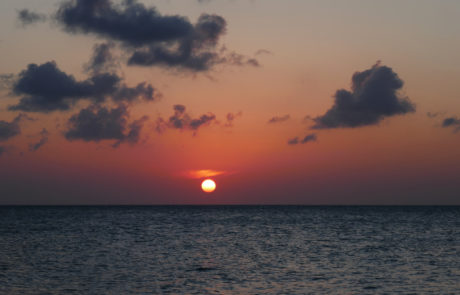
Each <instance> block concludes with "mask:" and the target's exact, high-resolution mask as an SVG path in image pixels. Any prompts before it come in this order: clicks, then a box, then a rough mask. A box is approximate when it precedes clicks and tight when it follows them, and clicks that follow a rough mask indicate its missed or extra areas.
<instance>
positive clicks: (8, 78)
mask: <svg viewBox="0 0 460 295" xmlns="http://www.w3.org/2000/svg"><path fill="white" fill-rule="evenodd" d="M14 78H15V77H14V74H0V90H2V89H10V88H11V87H12V85H13V83H14Z"/></svg>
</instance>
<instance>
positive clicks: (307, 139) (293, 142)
mask: <svg viewBox="0 0 460 295" xmlns="http://www.w3.org/2000/svg"><path fill="white" fill-rule="evenodd" d="M316 139H317V136H316V134H315V133H311V134H308V135H306V136H305V137H304V138H303V139H302V140H300V139H299V138H298V137H294V138H291V139H289V140H288V142H287V143H288V144H289V145H296V144H299V143H300V144H305V143H308V142H312V141H316Z"/></svg>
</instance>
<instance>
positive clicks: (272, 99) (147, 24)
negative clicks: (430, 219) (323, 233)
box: [0, 0, 460, 205]
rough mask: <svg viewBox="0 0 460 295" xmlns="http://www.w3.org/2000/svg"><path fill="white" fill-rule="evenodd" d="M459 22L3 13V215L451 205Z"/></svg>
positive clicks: (79, 10) (239, 4)
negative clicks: (21, 210)
mask: <svg viewBox="0 0 460 295" xmlns="http://www.w3.org/2000/svg"><path fill="white" fill-rule="evenodd" d="M459 15H460V2H458V1H448V0H446V1H425V0H417V1H415V0H413V1H409V0H407V1H364V0H360V1H358V0H352V1H327V0H326V1H304V0H287V1H279V0H207V1H205V0H202V1H198V0H187V1H186V0H158V1H153V0H151V1H147V0H144V1H127V2H123V3H122V1H109V0H97V1H88V0H80V1H68V0H65V1H56V0H40V1H26V0H22V1H21V0H4V1H1V2H0V53H1V55H2V58H0V75H1V76H0V79H1V80H0V87H1V88H0V204H457V205H459V204H460V198H459V196H460V183H459V182H458V178H459V175H460V148H459V147H460V132H459V131H460V119H459V118H460V88H459V87H458V83H459V80H460V35H459V34H458V28H459V27H460V18H458V16H459ZM205 170H206V171H205ZM200 171H201V172H200ZM205 176H210V177H211V178H213V179H214V180H215V181H216V183H217V190H216V191H215V192H214V193H212V194H205V193H203V192H202V191H201V189H200V183H201V181H202V180H203V177H205Z"/></svg>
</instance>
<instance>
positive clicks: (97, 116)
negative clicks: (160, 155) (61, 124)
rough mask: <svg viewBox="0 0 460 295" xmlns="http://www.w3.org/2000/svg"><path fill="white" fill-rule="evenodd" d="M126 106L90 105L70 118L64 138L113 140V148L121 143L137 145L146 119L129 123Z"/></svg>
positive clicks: (145, 117) (97, 140)
mask: <svg viewBox="0 0 460 295" xmlns="http://www.w3.org/2000/svg"><path fill="white" fill-rule="evenodd" d="M129 117H130V113H129V110H128V107H127V105H125V104H120V105H118V106H117V107H114V108H111V109H110V108H106V107H101V106H99V105H91V106H89V107H87V108H85V109H82V110H81V111H80V112H79V113H78V114H75V115H73V116H72V117H70V119H69V121H68V126H69V128H68V130H67V131H66V132H65V134H64V135H65V137H66V138H67V139H68V140H70V141H73V140H83V141H87V142H90V141H93V142H99V141H102V140H115V143H114V144H113V147H118V146H119V145H120V144H121V143H131V144H134V143H137V142H138V141H139V138H140V132H141V130H142V127H143V126H144V123H145V121H147V119H148V117H147V116H144V117H142V118H140V119H138V120H135V121H133V122H131V123H129V122H128V119H129Z"/></svg>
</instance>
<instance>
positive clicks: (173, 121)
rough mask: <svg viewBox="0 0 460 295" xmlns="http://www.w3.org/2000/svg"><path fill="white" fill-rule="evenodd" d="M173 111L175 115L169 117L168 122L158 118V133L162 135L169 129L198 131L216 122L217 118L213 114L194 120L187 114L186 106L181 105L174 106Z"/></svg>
mask: <svg viewBox="0 0 460 295" xmlns="http://www.w3.org/2000/svg"><path fill="white" fill-rule="evenodd" d="M173 109H174V115H172V116H171V117H169V119H168V120H167V121H166V120H165V119H163V118H161V117H160V118H158V120H157V127H156V130H157V131H158V132H160V133H161V132H163V131H164V130H166V129H168V128H171V129H182V130H186V129H189V130H194V131H197V130H198V129H199V128H200V127H202V126H206V125H209V124H211V123H212V122H215V121H216V116H215V115H214V114H213V113H207V114H203V115H201V116H200V117H198V118H195V119H193V118H191V117H190V115H189V114H187V113H186V112H185V106H184V105H181V104H176V105H174V107H173Z"/></svg>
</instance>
